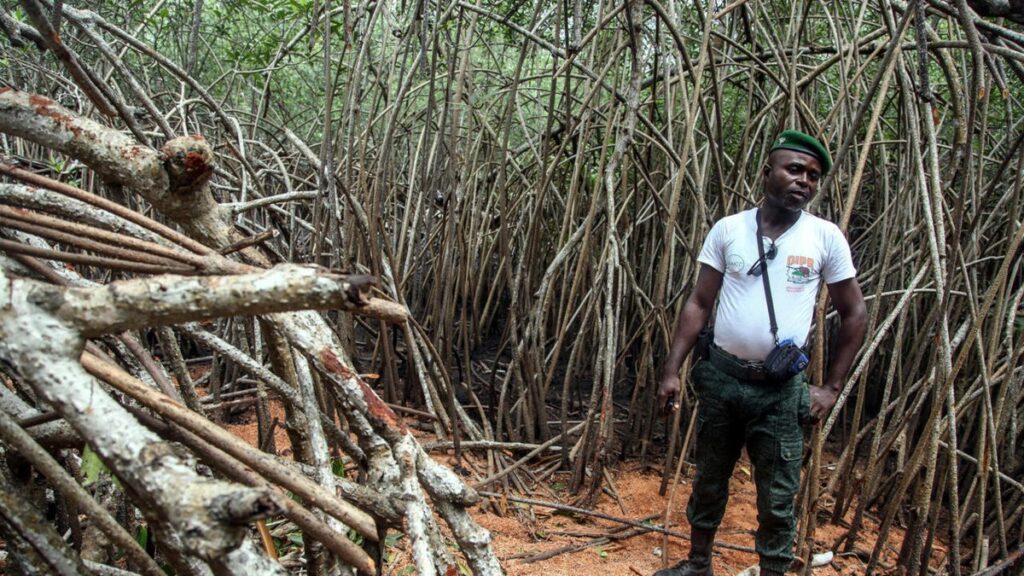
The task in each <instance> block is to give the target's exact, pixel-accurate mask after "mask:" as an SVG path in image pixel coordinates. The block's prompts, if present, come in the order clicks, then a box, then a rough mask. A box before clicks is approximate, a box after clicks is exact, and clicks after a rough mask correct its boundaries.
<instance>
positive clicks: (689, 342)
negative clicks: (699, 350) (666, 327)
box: [661, 300, 709, 378]
mask: <svg viewBox="0 0 1024 576" xmlns="http://www.w3.org/2000/svg"><path fill="white" fill-rule="evenodd" d="M708 316H709V311H708V310H705V309H702V308H701V307H700V305H698V304H697V303H695V302H693V301H692V300H687V302H686V304H684V305H683V310H682V312H681V313H680V314H679V320H678V322H677V323H676V329H675V332H674V334H673V336H672V344H671V346H670V347H669V354H668V357H667V358H666V359H665V365H664V367H663V369H662V374H661V376H662V378H666V377H668V376H672V375H676V374H679V369H680V368H681V367H682V366H683V360H684V359H686V355H687V354H689V353H690V350H692V349H693V345H694V343H695V342H696V341H697V335H698V334H700V331H701V328H703V327H704V325H705V324H706V323H707V320H708Z"/></svg>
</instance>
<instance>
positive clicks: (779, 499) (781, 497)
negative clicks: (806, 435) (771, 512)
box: [771, 437, 804, 515]
mask: <svg viewBox="0 0 1024 576" xmlns="http://www.w3.org/2000/svg"><path fill="white" fill-rule="evenodd" d="M803 454H804V440H803V437H796V438H789V439H783V440H780V441H779V461H778V465H777V466H776V467H775V473H774V474H773V476H774V477H773V478H772V481H771V496H772V503H773V508H774V509H775V510H776V511H778V512H779V513H781V514H783V515H787V514H792V506H793V499H794V498H795V497H796V492H797V490H798V489H799V488H800V459H801V458H802V457H803Z"/></svg>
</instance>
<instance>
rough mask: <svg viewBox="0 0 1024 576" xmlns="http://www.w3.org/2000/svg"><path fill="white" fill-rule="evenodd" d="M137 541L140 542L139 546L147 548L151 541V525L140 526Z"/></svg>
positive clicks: (136, 535) (136, 532)
mask: <svg viewBox="0 0 1024 576" xmlns="http://www.w3.org/2000/svg"><path fill="white" fill-rule="evenodd" d="M135 541H136V542H138V543H139V548H142V549H143V550H145V549H146V544H148V543H149V526H147V525H145V524H142V525H141V526H139V528H138V530H136V531H135Z"/></svg>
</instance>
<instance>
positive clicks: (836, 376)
mask: <svg viewBox="0 0 1024 576" xmlns="http://www.w3.org/2000/svg"><path fill="white" fill-rule="evenodd" d="M866 330H867V314H863V313H858V314H852V315H850V316H849V317H848V318H843V319H842V324H841V325H840V326H839V344H838V345H837V346H836V353H835V357H834V358H833V359H832V363H831V365H830V366H829V371H828V377H827V378H826V379H825V384H826V385H827V386H829V387H831V388H832V389H833V390H835V391H836V392H838V391H840V390H842V388H843V382H844V381H845V380H846V376H847V374H849V373H850V367H851V366H852V365H853V359H854V358H856V357H857V350H860V345H861V344H863V343H864V332H865V331H866Z"/></svg>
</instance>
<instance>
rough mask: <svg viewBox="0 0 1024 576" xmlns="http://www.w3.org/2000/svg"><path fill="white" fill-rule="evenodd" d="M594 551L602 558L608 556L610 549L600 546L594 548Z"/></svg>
mask: <svg viewBox="0 0 1024 576" xmlns="http://www.w3.org/2000/svg"><path fill="white" fill-rule="evenodd" d="M594 551H595V552H597V555H598V556H600V557H601V558H607V557H608V551H607V550H605V549H604V548H602V547H600V546H598V547H596V548H594Z"/></svg>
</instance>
